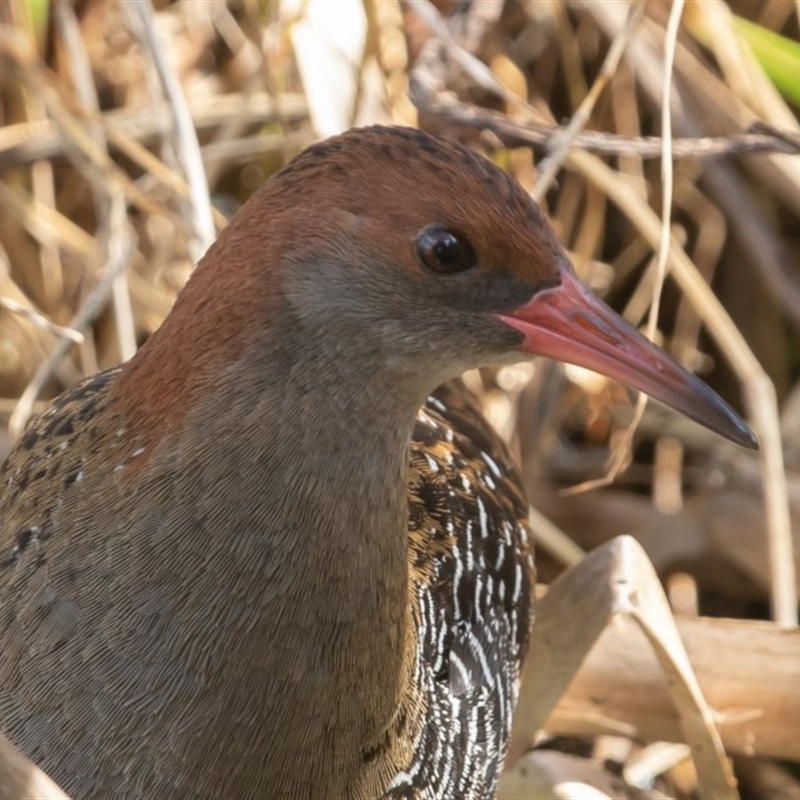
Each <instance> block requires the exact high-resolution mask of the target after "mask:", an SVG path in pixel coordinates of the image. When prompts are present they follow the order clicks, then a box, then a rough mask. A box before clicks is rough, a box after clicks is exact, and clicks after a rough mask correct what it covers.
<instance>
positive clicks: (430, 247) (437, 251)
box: [417, 227, 475, 274]
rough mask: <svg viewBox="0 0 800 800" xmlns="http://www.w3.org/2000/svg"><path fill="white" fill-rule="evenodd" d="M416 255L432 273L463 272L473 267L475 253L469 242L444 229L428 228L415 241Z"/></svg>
mask: <svg viewBox="0 0 800 800" xmlns="http://www.w3.org/2000/svg"><path fill="white" fill-rule="evenodd" d="M417 254H418V256H419V258H420V261H422V263H423V264H424V265H425V266H426V267H428V269H431V270H433V271H434V272H442V273H447V274H450V273H454V272H463V271H465V270H468V269H469V268H470V267H473V266H474V265H475V253H474V251H473V249H472V247H471V245H470V244H469V242H468V241H467V240H466V239H465V238H464V237H463V236H461V235H460V234H458V233H455V232H454V231H450V230H447V229H446V228H440V227H433V228H428V230H426V231H425V232H424V233H423V234H422V235H421V236H420V237H419V239H417Z"/></svg>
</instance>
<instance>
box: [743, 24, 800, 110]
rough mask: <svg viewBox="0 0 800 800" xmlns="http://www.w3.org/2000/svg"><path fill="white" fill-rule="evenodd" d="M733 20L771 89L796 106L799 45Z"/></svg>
mask: <svg viewBox="0 0 800 800" xmlns="http://www.w3.org/2000/svg"><path fill="white" fill-rule="evenodd" d="M733 21H734V26H735V27H736V30H737V32H738V33H739V35H740V36H742V38H743V39H744V40H745V41H746V42H747V44H749V45H750V49H751V50H752V51H753V55H754V56H755V57H756V60H757V61H758V63H759V64H761V66H762V67H763V69H764V72H766V73H767V76H768V77H769V79H770V80H771V81H772V82H773V84H775V88H776V89H777V90H778V91H779V92H780V93H781V94H782V95H783V96H784V97H785V98H786V99H787V100H789V101H791V102H792V103H794V105H796V106H800V44H799V43H798V42H795V41H794V40H792V39H787V38H786V37H785V36H781V35H780V34H779V33H775V32H774V31H771V30H769V29H767V28H763V27H761V25H756V24H755V23H754V22H750V21H749V20H746V19H743V18H742V17H737V16H734V18H733Z"/></svg>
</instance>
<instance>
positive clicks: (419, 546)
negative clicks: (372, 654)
mask: <svg viewBox="0 0 800 800" xmlns="http://www.w3.org/2000/svg"><path fill="white" fill-rule="evenodd" d="M409 542H410V550H409V558H410V586H409V590H410V595H411V604H412V620H413V623H414V626H415V631H416V644H417V648H416V653H415V659H414V664H413V675H414V678H413V681H412V686H413V691H412V694H415V695H416V697H411V698H409V699H408V702H407V706H408V711H409V714H410V715H411V716H415V717H416V719H415V720H413V721H411V722H409V723H408V724H407V730H406V735H408V736H410V737H412V739H413V743H412V746H411V748H410V751H411V752H412V753H413V756H412V758H411V760H410V763H409V764H408V765H407V767H406V768H405V769H403V770H401V771H399V772H398V773H397V775H396V776H395V778H394V780H393V782H392V784H391V787H390V790H389V792H388V793H387V796H388V797H418V798H441V797H459V798H484V797H493V796H494V792H495V788H496V783H497V778H498V776H499V773H500V770H501V768H502V765H503V759H504V757H505V753H506V749H507V744H508V738H509V734H510V730H511V721H512V714H513V710H514V706H515V704H516V701H517V695H518V689H519V674H520V667H521V664H522V661H523V659H524V656H525V651H526V647H527V642H528V635H529V630H530V625H531V622H532V607H531V593H532V591H533V585H534V567H533V545H532V541H531V539H530V532H529V530H528V526H527V504H526V502H525V500H524V497H523V494H522V491H521V489H520V485H519V478H518V476H517V472H516V469H515V467H514V466H513V464H512V462H511V459H510V457H509V455H508V453H507V452H506V449H505V447H504V445H503V444H502V442H501V441H500V440H499V438H498V437H497V435H496V434H495V433H494V431H492V429H491V428H490V427H489V425H488V423H487V422H486V421H485V420H484V418H483V417H482V416H481V414H480V412H479V411H478V410H477V407H476V406H475V404H474V402H473V401H472V399H471V398H470V397H469V395H468V393H467V392H466V389H465V387H463V385H461V384H460V383H456V384H448V385H447V386H445V387H443V388H442V389H440V390H439V391H438V392H437V393H436V395H435V396H433V397H431V398H429V400H428V402H427V403H426V405H425V406H424V407H423V408H422V409H421V410H420V412H419V415H418V417H417V424H416V427H415V430H414V440H413V442H412V448H411V460H410V474H409ZM414 711H416V712H417V713H416V714H414Z"/></svg>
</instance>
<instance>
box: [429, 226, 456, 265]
mask: <svg viewBox="0 0 800 800" xmlns="http://www.w3.org/2000/svg"><path fill="white" fill-rule="evenodd" d="M460 244H461V243H460V242H459V241H458V239H456V237H455V236H453V235H452V234H449V233H446V234H444V235H443V236H442V238H441V240H440V241H438V242H436V244H435V245H434V246H433V254H434V255H435V256H436V259H437V260H438V261H441V262H442V264H449V263H451V262H453V261H457V260H458V258H459V256H460V255H461V247H460Z"/></svg>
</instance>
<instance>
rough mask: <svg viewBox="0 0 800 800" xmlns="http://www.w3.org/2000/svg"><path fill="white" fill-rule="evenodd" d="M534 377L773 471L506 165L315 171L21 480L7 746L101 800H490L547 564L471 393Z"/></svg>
mask: <svg viewBox="0 0 800 800" xmlns="http://www.w3.org/2000/svg"><path fill="white" fill-rule="evenodd" d="M534 356H548V357H551V358H555V359H559V360H562V361H566V362H570V363H574V364H578V365H580V366H584V367H587V368H589V369H595V370H597V371H600V372H603V373H605V374H607V375H609V376H610V377H612V378H614V379H617V380H620V381H622V382H623V383H626V384H628V385H629V386H631V387H632V388H635V389H638V390H641V391H645V392H647V393H649V394H650V395H652V396H653V397H654V398H656V399H657V400H660V401H662V402H664V403H666V404H668V405H670V406H672V407H673V408H675V409H676V410H678V411H680V412H682V413H684V414H686V415H688V416H689V417H691V418H693V419H695V420H697V421H698V422H700V423H701V424H704V425H706V426H707V427H709V428H711V429H712V430H714V431H716V432H718V433H719V434H721V435H722V436H725V437H727V438H729V439H731V440H732V441H734V442H736V443H738V444H740V445H743V446H745V447H754V446H756V441H755V437H754V436H753V434H752V432H751V431H750V429H749V428H748V427H747V425H746V423H745V422H744V421H743V420H742V419H741V418H740V417H739V416H738V415H737V414H736V412H735V411H733V410H732V409H731V408H730V407H729V406H728V405H727V404H726V403H725V402H724V401H723V400H722V399H721V398H719V397H718V396H717V395H716V394H715V393H714V392H713V391H712V390H711V389H710V388H708V387H707V386H706V385H705V384H704V383H703V382H702V381H701V380H700V379H698V378H697V377H696V376H694V375H692V374H690V373H689V372H687V371H685V370H684V369H682V368H681V367H680V366H679V365H677V364H676V363H675V362H674V361H672V360H671V359H670V358H669V356H667V355H666V354H665V353H663V352H662V351H661V350H659V349H658V348H657V347H656V346H655V345H653V344H652V343H651V342H649V341H648V340H647V339H646V338H645V337H643V336H642V335H641V334H640V333H639V332H638V331H636V330H635V329H634V328H633V327H631V326H630V325H628V324H627V323H626V322H624V321H623V320H622V319H621V318H620V317H618V316H617V315H616V314H615V313H614V312H613V311H611V310H610V309H609V308H608V307H607V306H606V305H604V304H603V303H602V302H601V301H600V300H598V299H597V298H595V297H594V295H592V294H591V292H589V291H588V289H586V288H585V287H584V286H583V285H582V284H581V283H580V281H579V280H578V278H577V276H576V274H575V272H574V270H573V268H572V266H571V265H570V262H569V258H568V256H567V254H566V252H565V250H564V248H563V247H562V245H561V244H560V243H559V241H558V239H557V237H556V235H555V233H554V231H553V229H552V227H551V225H550V223H549V222H548V220H547V217H546V215H545V213H544V211H543V210H542V209H541V208H540V207H539V206H538V205H537V204H536V203H535V202H534V201H533V200H532V199H531V198H530V196H529V195H528V194H527V193H526V192H525V191H524V190H523V189H522V188H521V187H520V185H519V184H518V183H516V182H515V181H514V180H513V179H512V178H511V177H510V176H508V175H507V174H506V173H505V172H503V171H502V170H500V169H499V168H498V167H497V166H495V165H494V164H493V163H492V162H491V161H489V160H488V159H486V158H484V157H483V156H482V155H480V154H478V153H475V152H473V151H472V150H470V149H468V148H466V147H463V146H461V145H459V144H456V143H453V142H449V141H445V140H443V139H440V138H437V137H434V136H432V135H429V134H427V133H424V132H422V131H420V130H416V129H410V128H402V127H391V126H374V127H367V128H357V129H353V130H350V131H347V132H345V133H343V134H341V135H339V136H336V137H333V138H330V139H327V140H324V141H322V142H320V143H317V144H314V145H312V146H311V147H309V148H307V149H306V150H304V151H303V152H302V153H301V154H299V155H298V156H296V157H295V158H294V159H293V160H291V161H290V162H288V163H287V164H286V165H285V166H284V167H283V168H282V169H281V170H279V171H278V172H277V173H276V174H274V175H273V176H272V177H271V178H270V179H268V180H267V181H266V182H265V183H264V184H262V186H261V187H260V188H259V189H258V190H257V191H256V192H255V193H254V194H253V196H252V197H251V198H250V199H249V200H248V201H247V202H246V203H245V204H244V206H243V207H242V208H241V209H240V210H239V211H238V213H237V214H236V215H235V216H234V217H233V219H232V220H231V221H230V223H229V224H228V225H227V227H225V228H224V229H223V231H222V232H221V234H220V235H219V237H218V239H217V241H216V242H215V244H213V245H212V246H211V248H210V249H209V250H208V252H207V253H206V255H205V256H204V257H203V258H202V259H201V260H200V262H199V264H198V266H197V267H196V269H195V270H194V272H193V274H192V276H191V277H190V279H189V280H188V282H187V284H186V286H185V287H184V288H183V290H182V291H181V292H180V294H179V296H178V298H177V300H176V302H175V305H174V307H173V309H172V311H171V313H170V314H169V315H168V316H167V318H166V319H165V321H164V322H163V324H162V325H161V327H160V328H159V329H158V330H157V331H156V332H154V333H153V334H152V335H151V336H150V337H149V338H148V339H147V341H146V342H145V343H144V344H143V346H142V347H141V348H140V349H139V350H138V352H137V353H136V354H135V355H134V356H133V357H132V358H131V359H130V360H129V361H127V362H125V363H124V364H122V365H120V366H117V367H113V368H111V369H109V370H106V371H104V372H100V373H98V374H97V375H94V376H91V377H89V378H87V379H86V380H84V381H83V382H82V383H80V384H79V385H78V386H76V387H74V388H72V389H69V390H67V391H66V392H65V393H64V394H63V395H61V396H60V397H59V398H57V399H56V400H55V401H54V402H53V403H52V405H51V406H50V408H49V409H48V410H46V411H45V412H44V413H43V414H42V415H41V416H39V417H38V418H36V419H34V420H32V421H31V423H30V424H29V425H28V427H27V428H26V430H25V432H24V434H23V435H22V436H21V437H20V439H19V441H18V442H17V443H16V444H15V446H14V449H13V450H12V452H11V454H10V456H9V457H8V459H7V461H6V463H5V464H4V466H3V468H2V472H0V526H1V527H0V654H1V655H0V730H2V732H3V733H4V734H5V735H6V736H7V737H8V738H9V739H10V740H11V741H12V742H14V744H15V745H16V746H17V747H19V748H20V749H21V750H22V751H23V752H24V753H25V755H26V756H27V757H28V758H29V759H31V760H32V761H33V762H34V763H35V764H36V765H37V766H38V767H40V768H41V769H43V770H44V771H45V772H46V773H47V774H48V775H49V776H50V777H51V778H52V779H53V780H54V781H56V782H57V783H58V784H60V785H61V786H62V787H63V788H64V789H65V790H66V791H67V792H68V793H69V794H70V795H72V796H80V797H86V798H91V797H109V796H114V797H137V798H138V797H175V798H178V797H180V798H184V797H199V796H202V797H225V798H232V797H326V798H327V797H348V798H362V797H418V798H435V797H454V796H458V797H475V798H482V797H491V796H493V793H494V789H495V786H496V782H497V778H498V775H499V773H500V771H501V769H502V763H503V756H504V753H505V751H506V745H507V740H508V736H509V730H510V724H511V716H512V713H513V708H514V704H515V702H516V697H517V694H518V691H519V674H520V665H521V663H522V661H523V659H524V658H525V657H526V649H527V642H528V635H529V630H530V625H531V620H532V614H533V612H532V606H531V594H532V585H533V582H534V562H533V543H532V538H531V533H530V530H529V529H528V527H527V523H526V522H525V519H526V517H527V502H526V500H525V497H524V492H523V489H522V487H521V485H520V481H519V478H518V476H517V473H516V471H515V468H514V466H513V463H512V460H511V458H510V456H509V454H508V453H507V451H506V450H505V448H504V447H503V445H502V443H501V442H500V441H499V440H498V438H497V436H496V435H495V434H494V433H492V431H491V429H490V428H489V427H488V424H487V423H486V421H485V420H484V419H483V418H482V417H481V415H480V410H479V408H478V406H477V404H476V402H475V400H474V399H473V398H470V396H469V394H468V393H467V392H466V390H465V389H464V386H463V384H462V383H460V382H459V381H458V376H459V375H460V374H461V373H463V372H464V371H465V370H467V369H469V368H475V367H483V366H487V365H502V364H510V363H515V362H518V361H520V360H524V359H529V358H533V357H534ZM437 387H440V388H437ZM531 657H532V658H535V657H536V654H535V653H534V654H531Z"/></svg>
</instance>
